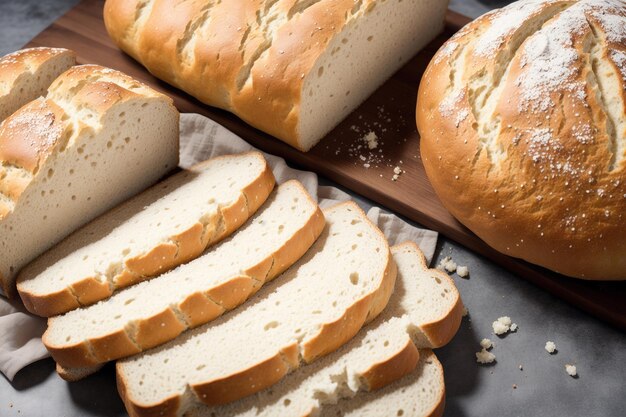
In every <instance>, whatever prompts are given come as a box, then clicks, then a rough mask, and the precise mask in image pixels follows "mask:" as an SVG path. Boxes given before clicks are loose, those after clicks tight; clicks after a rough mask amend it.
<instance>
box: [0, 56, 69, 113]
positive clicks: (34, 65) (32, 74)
mask: <svg viewBox="0 0 626 417" xmlns="http://www.w3.org/2000/svg"><path fill="white" fill-rule="evenodd" d="M75 64H76V54H74V52H72V51H70V50H67V49H61V48H28V49H22V50H20V51H17V52H13V53H11V54H8V55H5V56H3V57H2V58H0V122H1V121H2V120H4V119H6V118H7V117H9V116H10V115H11V114H13V112H15V111H16V110H17V109H19V108H20V107H22V106H23V105H25V104H26V103H28V102H30V101H32V100H34V99H36V98H37V97H41V96H43V95H45V94H46V90H47V89H48V87H49V86H50V84H52V81H54V79H55V78H57V77H58V76H59V75H61V74H62V73H63V72H65V71H66V70H68V69H69V68H70V67H72V66H73V65H75Z"/></svg>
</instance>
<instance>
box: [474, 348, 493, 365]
mask: <svg viewBox="0 0 626 417" xmlns="http://www.w3.org/2000/svg"><path fill="white" fill-rule="evenodd" d="M495 360H496V355H494V354H493V353H491V352H487V349H485V348H483V350H481V351H480V352H476V362H478V363H483V364H486V363H493V362H494V361H495Z"/></svg>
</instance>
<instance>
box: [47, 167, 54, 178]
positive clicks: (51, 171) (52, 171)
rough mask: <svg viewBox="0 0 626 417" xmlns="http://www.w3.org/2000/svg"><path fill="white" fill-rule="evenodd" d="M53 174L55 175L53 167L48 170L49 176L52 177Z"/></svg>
mask: <svg viewBox="0 0 626 417" xmlns="http://www.w3.org/2000/svg"><path fill="white" fill-rule="evenodd" d="M53 175H54V170H53V169H52V168H50V169H49V170H48V178H52V176H53Z"/></svg>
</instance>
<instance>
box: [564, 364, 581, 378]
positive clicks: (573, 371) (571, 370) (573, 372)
mask: <svg viewBox="0 0 626 417" xmlns="http://www.w3.org/2000/svg"><path fill="white" fill-rule="evenodd" d="M565 372H567V374H568V375H569V376H571V377H572V378H573V377H576V376H578V374H577V373H576V366H575V365H570V364H567V365H565Z"/></svg>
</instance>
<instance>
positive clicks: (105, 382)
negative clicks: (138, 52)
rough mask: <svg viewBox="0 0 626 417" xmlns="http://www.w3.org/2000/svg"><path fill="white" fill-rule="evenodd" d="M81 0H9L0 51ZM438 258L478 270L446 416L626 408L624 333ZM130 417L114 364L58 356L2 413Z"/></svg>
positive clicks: (514, 281) (443, 244)
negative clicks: (569, 367) (488, 351)
mask: <svg viewBox="0 0 626 417" xmlns="http://www.w3.org/2000/svg"><path fill="white" fill-rule="evenodd" d="M76 3H77V1H76V0H50V1H37V0H21V1H17V2H14V1H9V0H0V34H1V36H0V54H5V53H8V52H11V51H13V50H16V49H19V47H20V46H21V45H23V44H25V43H26V42H27V41H28V40H29V39H30V38H32V37H33V36H34V35H36V34H37V33H38V32H39V31H41V30H42V29H44V28H45V27H46V26H47V25H48V24H50V23H51V22H52V21H53V20H55V19H56V18H57V17H58V16H60V15H61V14H62V13H64V12H65V11H66V10H67V9H69V8H70V7H71V6H72V5H74V4H76ZM506 3H510V1H505V0H504V1H503V0H452V1H451V8H452V9H454V10H456V11H458V12H460V13H463V14H466V15H469V16H473V17H476V16H478V15H480V14H482V13H484V12H485V11H487V10H489V9H491V8H494V7H499V6H502V5H504V4H506ZM357 199H358V198H357ZM358 200H359V202H361V203H362V204H363V205H364V206H367V205H368V203H367V202H366V201H363V200H361V199H358ZM436 256H437V259H436V260H435V261H434V262H433V263H434V264H436V263H438V261H439V260H440V259H441V258H443V257H445V256H452V258H453V259H454V260H455V261H456V262H457V263H459V264H460V265H467V266H468V267H469V270H470V278H469V279H461V278H459V277H458V276H456V275H454V280H455V282H456V284H457V286H458V288H459V290H460V291H461V295H462V298H463V300H464V302H465V305H466V306H467V308H468V310H469V312H470V314H469V316H468V317H466V318H464V320H463V323H462V325H461V329H460V331H459V333H458V334H457V336H456V337H455V338H454V340H453V341H452V342H451V343H450V344H449V345H448V346H446V347H445V348H443V349H439V350H437V351H436V353H437V355H438V357H439V358H440V360H441V362H442V363H443V365H444V369H445V375H446V389H447V398H446V411H445V415H446V416H450V417H452V416H454V417H463V416H539V415H541V416H581V417H583V416H624V415H626V411H625V410H626V384H625V380H626V335H625V334H624V333H622V332H620V331H619V330H617V329H615V328H613V327H610V326H608V325H606V324H604V323H603V322H601V321H599V320H597V319H595V318H593V317H591V316H589V315H588V314H586V313H584V312H582V311H580V310H578V309H576V308H575V307H572V306H570V305H568V304H566V303H565V302H563V301H561V300H559V299H558V298H555V297H553V296H551V295H549V294H547V293H546V292H544V291H543V290H541V289H539V288H537V287H535V286H533V285H532V284H529V283H528V282H526V281H524V280H523V279H521V278H520V277H517V276H515V275H513V274H511V273H509V272H508V271H506V270H504V269H502V268H500V267H498V266H497V265H494V264H493V263H492V262H490V261H489V260H486V259H484V258H482V257H480V256H478V255H476V254H473V253H471V252H470V251H468V250H466V249H464V248H463V247H461V246H459V245H457V244H455V243H452V242H450V241H448V240H446V239H445V238H441V239H440V241H439V245H438V249H437V252H436ZM624 301H625V302H626V300H624ZM504 315H507V316H510V317H511V318H512V319H513V321H514V322H515V323H517V324H518V325H519V329H518V330H517V332H515V333H510V334H508V335H507V336H505V337H502V338H500V337H498V336H495V335H493V334H492V329H491V323H492V322H493V321H494V320H496V319H497V318H498V317H500V316H504ZM0 337H2V336H1V335H0ZM483 337H488V338H490V339H491V340H492V341H494V343H495V347H494V349H493V350H492V352H493V353H494V354H495V355H496V357H497V362H496V363H495V364H493V365H489V366H484V365H478V364H477V363H476V361H475V357H474V353H475V352H477V351H479V350H480V349H479V348H480V346H479V341H480V340H481V339H482V338H483ZM548 340H552V341H554V342H556V344H557V347H558V352H557V353H556V354H554V355H550V354H548V353H547V352H546V351H545V349H544V345H545V343H546V341H548ZM566 363H572V364H575V365H576V367H577V370H578V374H579V377H578V378H571V377H570V376H568V375H567V374H566V372H565V368H564V366H565V364H566ZM519 365H522V367H523V370H520V369H519ZM514 386H516V388H513V387H514ZM125 415H126V412H125V410H124V407H123V405H122V403H121V401H120V400H119V397H118V396H117V392H116V388H115V373H114V369H113V366H112V365H108V366H107V367H105V369H104V370H103V371H101V372H99V373H98V374H96V375H93V376H91V377H89V378H87V379H86V380H83V381H81V382H80V383H66V382H64V381H63V380H61V379H60V378H59V377H58V376H57V375H56V373H55V372H54V363H53V361H52V360H49V359H48V360H44V361H40V362H38V363H35V364H33V365H30V366H29V367H27V368H26V369H24V370H22V371H21V372H20V373H19V374H18V375H17V376H16V378H15V380H14V381H13V382H12V383H11V382H9V381H8V380H6V379H5V378H4V377H2V376H1V375H0V416H1V417H5V416H27V417H38V416H42V417H43V416H63V417H73V416H76V417H78V416H125Z"/></svg>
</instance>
